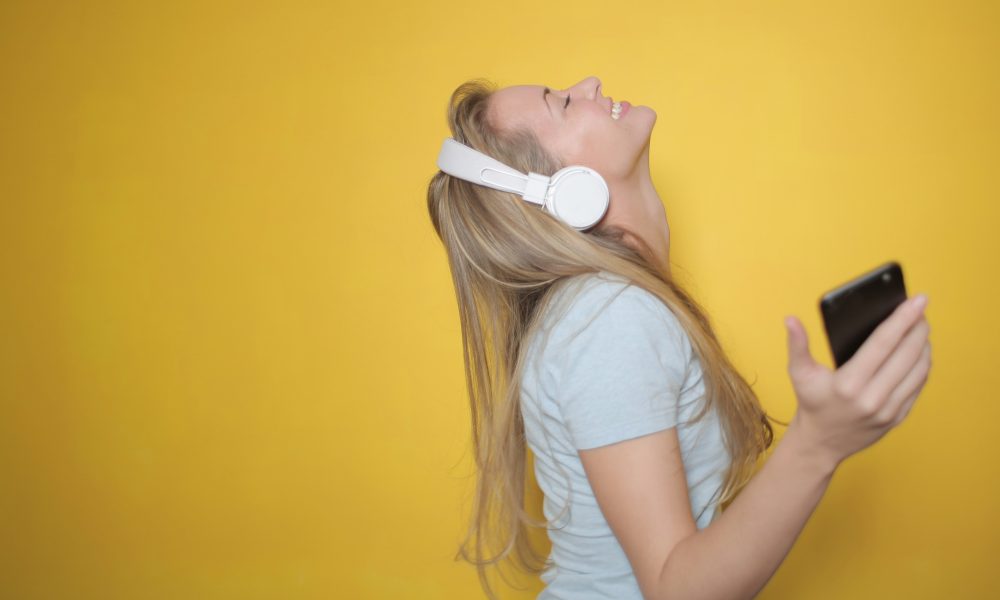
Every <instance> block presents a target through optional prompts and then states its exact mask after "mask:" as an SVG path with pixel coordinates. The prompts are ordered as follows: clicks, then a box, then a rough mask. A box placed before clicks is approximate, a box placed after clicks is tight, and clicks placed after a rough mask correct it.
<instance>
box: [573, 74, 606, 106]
mask: <svg viewBox="0 0 1000 600" xmlns="http://www.w3.org/2000/svg"><path fill="white" fill-rule="evenodd" d="M569 91H570V92H571V93H572V92H576V93H578V94H579V93H582V94H583V95H584V96H586V97H587V98H589V99H591V100H593V99H594V98H597V96H598V95H599V94H600V92H601V80H600V79H598V78H597V77H596V76H594V75H591V76H590V77H586V78H584V79H581V80H580V81H578V82H577V83H576V84H575V85H573V86H572V87H571V88H569Z"/></svg>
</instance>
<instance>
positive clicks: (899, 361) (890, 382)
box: [861, 317, 930, 414]
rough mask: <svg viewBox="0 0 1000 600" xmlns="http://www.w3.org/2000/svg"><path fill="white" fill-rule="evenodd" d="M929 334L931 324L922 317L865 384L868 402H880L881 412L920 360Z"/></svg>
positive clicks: (863, 394)
mask: <svg viewBox="0 0 1000 600" xmlns="http://www.w3.org/2000/svg"><path fill="white" fill-rule="evenodd" d="M929 334H930V325H928V324H927V319H924V318H923V317H921V318H920V319H919V320H918V321H917V322H916V323H915V324H914V325H913V326H912V327H910V330H909V331H907V332H906V335H905V336H904V337H903V340H902V341H901V342H900V343H899V345H898V346H896V349H895V350H894V351H893V353H892V354H891V355H889V358H888V359H886V361H885V362H884V363H882V366H881V367H879V369H878V371H877V372H876V373H875V375H874V376H873V377H872V379H871V381H869V382H868V384H867V385H866V386H864V388H863V390H862V392H861V394H862V396H864V397H865V401H866V402H872V403H878V404H880V405H882V408H879V409H878V410H879V412H881V411H882V410H883V408H884V407H885V404H886V403H887V401H888V399H889V397H890V395H891V394H892V393H893V390H894V389H896V388H897V387H898V386H899V385H900V382H902V381H903V379H904V378H906V377H907V375H908V374H909V373H910V372H911V371H912V370H913V368H914V366H915V365H916V364H917V362H918V361H919V360H920V356H921V353H922V351H923V348H924V345H925V344H926V343H927V336H928V335H929ZM892 414H896V413H895V412H893V413H892Z"/></svg>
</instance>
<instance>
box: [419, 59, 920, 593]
mask: <svg viewBox="0 0 1000 600" xmlns="http://www.w3.org/2000/svg"><path fill="white" fill-rule="evenodd" d="M448 120H449V126H450V128H451V131H452V137H453V138H454V139H455V140H457V141H459V142H461V143H463V144H465V145H467V146H469V147H471V148H474V149H475V150H477V151H479V152H481V153H483V154H486V155H488V156H490V157H492V158H494V159H496V160H499V161H500V162H501V163H504V164H505V165H508V166H510V167H512V168H514V169H517V170H518V171H520V172H522V173H528V172H534V173H541V174H546V175H551V174H553V173H555V172H556V171H558V170H559V169H560V168H562V167H564V166H566V165H584V166H587V167H590V168H592V169H594V170H596V171H597V172H598V173H599V174H600V175H601V176H602V177H603V178H604V180H605V182H606V183H607V187H608V190H609V191H610V197H611V202H610V206H609V207H608V208H607V212H606V213H605V214H604V216H603V218H602V219H601V220H600V221H599V222H598V223H597V225H596V226H595V227H593V228H592V229H590V230H589V231H579V230H576V229H574V228H572V227H570V226H568V225H567V224H566V223H564V222H561V221H560V220H559V219H558V218H556V217H554V216H553V215H552V214H550V213H548V212H546V211H543V210H539V209H538V208H537V207H536V206H534V205H532V204H528V203H526V202H524V200H522V199H521V197H520V196H518V195H517V194H514V193H510V192H506V191H499V190H497V189H493V188H490V187H486V186H483V185H476V184H474V183H471V182H470V181H466V180H463V179H461V178H458V177H454V176H452V175H449V174H447V173H445V172H442V171H439V172H438V173H437V174H435V175H434V177H433V178H432V180H431V182H430V184H429V188H428V193H427V202H428V209H429V211H430V216H431V220H432V222H433V224H434V227H435V230H436V232H437V234H438V236H439V237H440V238H441V240H442V242H443V243H444V246H445V249H446V251H447V254H448V259H449V264H450V267H451V271H452V276H453V281H454V285H455V290H456V294H457V297H458V306H459V313H460V318H461V324H462V336H463V346H464V359H465V368H466V380H467V384H468V390H469V396H470V401H471V413H472V429H473V441H474V446H475V452H476V462H477V467H478V482H477V489H476V497H475V502H474V510H473V514H472V518H471V523H470V527H469V531H468V535H467V537H466V539H465V541H464V543H463V544H462V547H461V549H460V551H459V554H460V555H461V556H462V557H464V558H465V559H467V560H469V561H471V562H473V563H474V564H476V565H477V568H478V571H479V575H480V581H481V582H482V585H483V588H484V590H485V592H486V594H487V596H488V597H490V598H493V597H495V596H494V594H493V591H492V589H491V586H490V584H489V582H488V580H487V577H486V573H485V567H487V566H488V565H491V564H498V563H499V562H500V561H501V560H503V559H504V558H510V559H512V560H513V561H514V562H515V564H516V565H517V566H519V567H521V568H522V569H525V570H527V571H529V572H532V573H541V578H542V580H543V581H544V582H545V583H546V587H545V589H544V590H543V592H542V594H541V595H540V596H539V597H540V598H572V599H588V598H615V599H619V600H620V599H624V598H647V599H648V598H750V597H753V596H754V595H756V594H757V593H758V592H759V591H760V589H761V588H762V587H763V586H764V584H765V583H766V582H767V580H768V579H769V578H770V577H771V575H772V574H773V573H774V572H775V570H776V569H777V568H778V565H779V564H780V563H781V561H782V560H783V559H784V557H785V556H786V554H787V553H788V551H789V550H790V548H791V546H792V544H793V543H794V541H795V539H796V538H797V536H798V535H799V533H800V531H801V530H802V528H803V526H804V525H805V522H806V520H807V519H808V518H809V516H810V515H811V514H812V512H813V510H814V508H815V507H816V505H817V504H818V502H819V500H820V498H821V497H822V495H823V493H824V492H825V490H826V488H827V486H828V485H829V482H830V480H831V478H832V476H833V473H834V471H835V470H836V468H837V466H838V465H839V464H840V463H841V462H842V461H843V460H844V459H846V458H847V457H848V456H850V455H851V454H854V453H856V452H858V451H860V450H862V449H863V448H866V447H868V446H870V445H871V444H873V443H874V442H875V441H877V440H878V439H880V438H881V437H882V436H883V435H885V433H886V432H888V431H889V430H890V429H892V428H893V427H895V426H896V425H898V424H899V423H900V422H901V421H902V420H903V419H904V418H905V417H906V415H907V414H908V413H909V411H910V409H911V408H912V406H913V403H914V401H915V400H916V398H917V396H918V394H919V393H920V390H921V389H922V388H923V386H924V383H925V382H926V380H927V376H928V371H929V369H930V343H929V341H928V333H929V326H928V324H927V321H926V319H925V317H924V315H923V307H924V305H925V304H926V297H925V296H923V295H919V296H917V297H916V298H911V299H909V300H908V301H906V302H905V303H903V304H902V305H900V306H899V307H898V308H897V310H896V311H895V312H894V313H893V314H892V315H891V316H890V317H889V318H888V319H886V321H884V322H883V323H882V325H881V326H880V327H879V328H878V329H877V330H876V331H875V332H874V333H873V334H872V336H871V338H869V340H868V341H866V343H865V344H864V345H863V346H862V347H861V349H860V350H859V351H858V352H857V354H855V356H854V357H853V358H852V359H851V361H849V362H848V363H847V364H845V365H844V366H843V367H841V368H840V369H837V370H836V371H831V370H830V369H828V368H826V367H825V366H823V365H821V364H819V363H817V362H816V361H815V360H813V358H812V356H811V354H810V352H809V348H808V339H807V336H806V332H805V329H804V327H803V326H802V324H801V323H800V322H799V320H798V319H796V318H794V317H789V318H788V319H786V328H787V331H788V346H789V362H788V371H789V376H790V378H791V382H792V386H793V388H794V390H795V393H796V396H797V399H798V410H797V412H796V414H795V416H794V418H793V419H792V421H791V423H790V424H788V429H787V431H786V433H785V435H784V437H783V438H782V440H781V442H780V443H779V444H778V446H777V447H776V448H775V450H774V452H773V454H772V455H771V457H770V459H769V460H768V461H767V463H766V464H765V465H764V466H763V467H762V468H761V469H760V470H759V471H758V472H757V474H756V475H755V476H753V478H752V479H750V477H751V476H752V475H753V471H754V467H755V466H756V462H757V459H758V458H759V457H760V456H761V454H762V453H763V452H764V451H765V450H766V449H767V448H768V447H769V446H770V445H771V443H772V429H771V424H770V423H769V419H770V417H768V416H767V415H766V413H765V412H764V411H763V410H762V408H761V406H760V403H759V402H758V400H757V398H756V396H755V394H754V392H753V391H752V390H751V389H750V386H749V385H748V384H747V383H746V381H745V380H744V379H743V378H742V377H741V376H740V374H739V373H738V372H737V371H736V369H735V368H734V367H733V365H732V364H731V363H730V362H729V360H728V359H727V358H726V355H725V352H724V351H723V349H722V348H721V347H720V345H719V342H718V340H717V338H716V336H715V334H714V332H713V330H712V327H711V324H710V320H709V319H708V317H707V315H706V314H705V312H704V310H703V309H702V308H701V307H700V306H699V305H698V304H697V303H696V302H695V301H694V300H693V299H692V298H691V297H690V296H689V295H688V294H687V293H685V291H684V290H683V289H681V288H680V287H679V286H678V285H677V283H676V282H675V281H674V280H673V278H672V277H671V272H670V260H669V249H670V246H669V243H670V233H669V226H668V224H667V219H666V214H665V211H664V208H663V204H662V202H661V201H660V198H659V196H658V194H657V192H656V189H655V188H654V187H653V183H652V180H651V178H650V170H649V139H650V135H651V133H652V129H653V125H654V123H655V121H656V113H655V112H654V111H653V110H652V109H650V108H648V107H645V106H631V105H628V104H627V103H621V104H619V103H614V102H613V101H612V99H611V98H609V97H606V96H604V95H603V94H602V92H601V82H600V80H598V79H597V78H596V77H588V78H586V79H584V80H582V81H580V82H579V83H577V84H576V85H574V86H572V87H570V88H567V89H564V90H551V89H549V88H547V87H544V86H539V85H522V86H511V87H506V88H502V89H496V88H495V87H494V86H493V85H492V84H490V83H489V82H486V81H482V80H473V81H470V82H467V83H465V84H463V85H461V86H459V88H458V89H456V90H455V92H454V93H453V94H452V97H451V102H450V108H449V112H448ZM526 447H530V448H531V450H532V453H533V455H534V457H535V476H536V480H537V481H538V483H539V486H540V487H541V488H542V491H543V493H544V498H545V500H544V512H545V517H546V523H542V524H540V523H536V522H535V521H534V520H533V519H532V518H531V517H530V516H529V515H527V514H526V512H525V510H524V475H525V473H524V469H525V464H526ZM737 492H739V495H738V496H737ZM723 506H724V507H725V510H724V511H723V510H721V508H720V507H723ZM543 525H544V526H546V527H547V531H548V535H549V538H550V540H551V541H552V553H551V554H550V556H549V557H548V560H543V558H542V557H541V556H540V555H539V554H537V553H536V551H535V550H534V549H533V548H532V546H531V545H530V543H529V540H528V537H527V532H528V528H529V527H533V526H543Z"/></svg>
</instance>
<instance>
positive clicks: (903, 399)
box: [886, 341, 931, 427]
mask: <svg viewBox="0 0 1000 600" xmlns="http://www.w3.org/2000/svg"><path fill="white" fill-rule="evenodd" d="M930 370H931V343H930V341H928V342H926V343H925V344H924V349H923V352H921V353H920V360H918V361H917V364H915V365H913V369H911V370H910V372H909V373H907V375H906V378H905V379H903V381H902V382H900V384H899V386H898V387H896V389H895V390H893V392H892V396H891V397H890V398H889V403H888V405H887V406H886V411H887V412H886V414H887V415H888V416H890V417H892V427H895V426H896V425H899V424H900V423H902V422H903V420H904V419H906V417H907V415H909V414H910V410H911V409H912V408H913V404H914V402H916V400H917V397H918V396H919V395H920V392H921V390H923V389H924V384H926V383H927V377H928V375H929V374H930Z"/></svg>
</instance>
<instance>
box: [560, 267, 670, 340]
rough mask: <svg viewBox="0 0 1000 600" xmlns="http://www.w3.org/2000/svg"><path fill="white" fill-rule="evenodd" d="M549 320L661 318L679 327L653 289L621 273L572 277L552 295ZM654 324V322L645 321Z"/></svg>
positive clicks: (639, 319)
mask: <svg viewBox="0 0 1000 600" xmlns="http://www.w3.org/2000/svg"><path fill="white" fill-rule="evenodd" d="M551 309H552V310H551V312H552V315H551V317H550V321H552V322H554V323H564V324H574V323H579V322H581V321H588V322H589V321H590V320H591V319H595V318H596V319H600V320H603V321H622V320H627V321H642V322H649V321H660V322H663V323H664V324H667V325H668V326H670V327H672V328H673V327H680V323H679V321H678V320H677V316H676V315H675V314H674V313H673V312H672V311H671V310H670V309H669V308H668V307H667V305H666V304H664V303H663V301H662V300H660V299H659V298H658V297H657V296H656V295H655V294H653V293H652V292H650V291H648V290H646V289H644V288H642V287H640V286H638V285H636V284H634V283H632V282H630V281H628V280H627V279H625V278H624V277H621V276H620V275H615V274H613V273H607V272H600V273H588V274H587V275H580V276H577V277H572V278H570V279H569V280H567V281H565V282H564V283H563V286H562V288H561V289H560V290H558V292H557V293H556V296H555V297H554V298H553V303H552V307H551ZM648 324H651V325H652V324H654V323H648Z"/></svg>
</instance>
